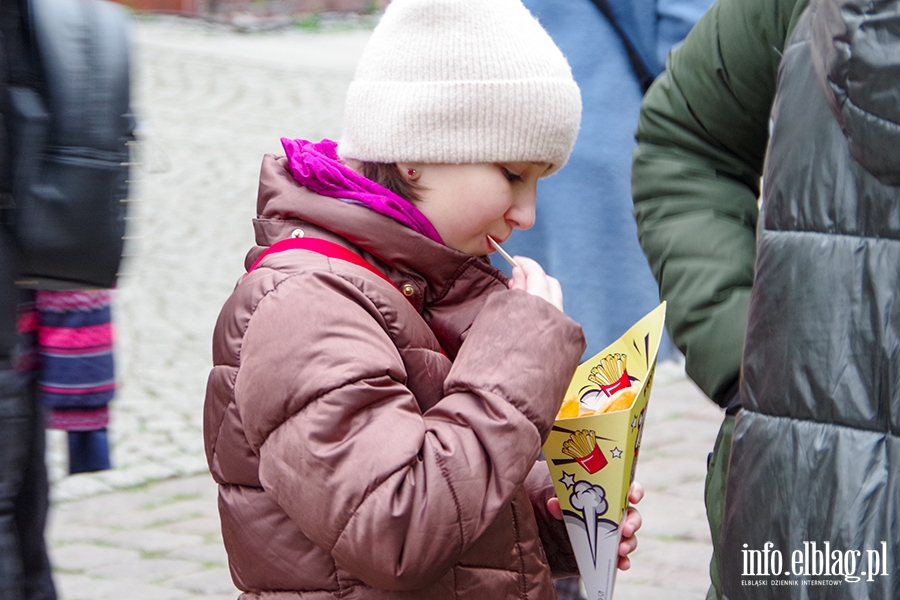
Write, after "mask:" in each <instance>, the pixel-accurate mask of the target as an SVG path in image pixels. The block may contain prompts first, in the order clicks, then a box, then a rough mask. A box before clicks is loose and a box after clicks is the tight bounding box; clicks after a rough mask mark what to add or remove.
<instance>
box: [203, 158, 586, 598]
mask: <svg viewBox="0 0 900 600" xmlns="http://www.w3.org/2000/svg"><path fill="white" fill-rule="evenodd" d="M258 209H259V210H258V212H259V215H260V216H259V218H258V219H257V220H256V221H255V227H256V233H257V242H258V244H259V246H258V247H256V248H255V249H254V250H252V251H251V252H250V254H249V255H248V259H247V260H248V264H251V263H252V262H253V261H254V260H255V259H256V258H257V257H258V256H259V254H260V253H261V252H262V250H264V249H265V247H266V246H269V245H271V244H273V243H274V242H276V241H278V240H281V239H285V238H288V237H290V236H291V233H292V232H293V231H295V230H296V229H300V230H302V232H303V235H304V236H306V237H314V238H322V239H326V240H329V241H332V242H336V243H338V244H340V245H342V246H344V247H346V248H348V249H350V250H352V251H353V252H355V253H357V254H359V255H360V256H362V257H363V258H364V259H365V260H366V261H368V262H369V263H370V264H372V265H374V266H376V267H377V268H378V269H380V270H381V271H382V272H384V273H385V274H386V275H387V276H388V277H389V278H390V280H391V281H392V282H393V284H394V285H391V284H390V283H388V282H386V281H385V280H383V279H381V278H380V277H378V276H377V275H375V274H373V273H371V272H370V271H368V270H366V269H364V268H362V267H360V266H358V265H354V264H351V263H350V262H346V261H343V260H339V259H335V258H329V257H326V256H323V255H321V254H317V253H315V252H310V251H308V250H287V251H284V252H278V253H274V254H271V255H269V256H266V257H265V258H264V259H263V260H262V261H261V262H260V264H259V266H258V267H257V268H256V269H255V270H253V271H252V272H251V273H249V274H248V275H245V276H244V278H243V279H242V280H241V281H240V282H239V284H238V285H237V287H236V288H235V291H234V293H233V294H232V296H231V297H230V298H229V299H228V300H227V302H226V303H225V306H224V307H223V309H222V312H221V315H220V316H219V320H218V323H217V324H216V329H215V336H214V342H213V362H214V367H213V369H212V372H211V373H210V376H209V383H208V388H207V394H206V405H205V409H204V435H205V441H206V452H207V458H208V460H209V465H210V469H211V471H212V474H213V477H214V478H215V480H216V481H217V482H218V483H219V513H220V516H221V520H222V532H223V536H224V540H225V546H226V550H227V552H228V558H229V563H230V566H231V571H232V576H233V578H234V582H235V584H236V585H237V587H238V588H240V589H241V590H244V591H245V593H244V594H243V595H242V598H243V599H251V598H260V599H267V600H269V599H281V598H284V599H287V598H291V599H309V600H325V599H334V598H346V599H385V600H387V599H399V598H422V599H426V598H427V599H431V600H443V599H448V600H449V599H451V598H453V599H459V598H463V599H473V600H474V599H478V600H481V599H495V598H496V599H506V598H529V599H551V598H554V597H555V594H554V591H553V586H552V584H551V568H550V567H549V566H548V559H549V563H550V564H554V563H556V564H554V567H556V568H557V569H559V570H561V571H567V572H568V573H567V574H571V573H572V572H573V571H574V562H573V561H572V560H571V555H570V554H568V553H570V552H571V549H570V548H568V547H567V544H566V542H565V532H564V530H563V529H562V527H561V526H559V524H558V523H557V522H555V521H554V520H553V519H552V518H551V517H550V516H549V515H547V514H546V508H545V501H546V499H547V497H549V496H550V495H552V487H551V482H550V479H549V475H548V473H547V470H546V467H545V466H544V465H543V463H536V462H535V461H536V459H537V458H538V455H539V451H540V446H541V442H542V440H543V439H545V437H546V436H547V434H548V432H549V429H550V427H551V426H552V423H553V418H554V415H555V414H556V411H557V409H558V407H559V404H560V402H561V400H562V397H563V394H564V393H565V389H566V386H567V384H568V382H569V380H570V378H571V376H572V374H573V372H574V370H575V367H576V366H577V363H578V360H579V358H580V357H581V354H582V352H583V351H584V347H585V344H584V337H583V334H582V332H581V328H580V327H579V326H578V325H577V324H576V323H575V322H573V321H572V320H571V319H569V318H568V317H566V316H565V315H563V314H562V313H561V312H560V311H558V310H557V309H556V308H554V307H553V306H551V305H550V304H549V303H547V302H545V301H544V300H541V299H539V298H537V297H534V296H531V295H528V294H526V293H524V292H520V291H509V290H508V289H506V278H505V276H504V275H503V274H502V273H501V272H500V271H498V270H497V269H495V268H494V267H492V266H490V264H489V263H488V262H487V261H486V260H484V259H480V258H475V257H471V256H468V255H465V254H463V253H460V252H457V251H455V250H452V249H450V248H447V247H445V246H442V245H440V244H438V243H435V242H433V241H431V240H429V239H427V238H425V237H424V236H422V235H420V234H418V233H415V232H414V231H412V230H411V229H409V228H407V227H405V226H403V225H401V224H399V223H397V222H395V221H393V220H392V219H390V218H388V217H385V216H383V215H380V214H378V213H376V212H374V211H372V210H370V209H369V208H367V207H365V206H360V205H357V204H351V203H346V202H342V201H340V200H335V199H333V198H326V197H322V196H318V195H316V194H313V193H312V192H310V191H308V190H306V189H305V188H303V187H301V186H299V185H298V184H296V183H295V182H294V180H293V179H292V177H291V174H290V173H289V172H288V171H287V170H286V169H285V162H284V160H283V159H276V158H275V157H273V156H267V157H266V159H265V160H264V162H263V169H262V175H261V180H260V196H259V206H258ZM394 286H396V287H394ZM398 288H400V289H402V290H403V292H401V291H399V290H398ZM526 479H527V481H526ZM539 530H540V531H541V533H542V534H544V544H543V545H542V540H541V535H540V534H539ZM544 548H548V549H549V548H553V551H552V552H550V551H549V550H548V551H547V552H545V549H544ZM560 574H562V573H560Z"/></svg>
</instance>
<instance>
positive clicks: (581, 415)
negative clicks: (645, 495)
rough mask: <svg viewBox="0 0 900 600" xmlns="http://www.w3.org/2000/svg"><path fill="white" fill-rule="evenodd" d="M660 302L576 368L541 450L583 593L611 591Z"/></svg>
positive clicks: (594, 595) (602, 595) (596, 595)
mask: <svg viewBox="0 0 900 600" xmlns="http://www.w3.org/2000/svg"><path fill="white" fill-rule="evenodd" d="M665 314H666V305H665V302H664V303H662V304H660V305H659V306H658V307H657V308H655V309H654V310H653V311H651V312H650V313H649V314H648V315H646V316H645V317H644V318H642V319H641V320H640V321H638V322H637V323H636V324H635V325H634V326H633V327H632V328H631V329H629V330H628V331H627V332H625V334H624V335H623V336H622V337H621V338H619V339H618V340H616V341H615V342H613V343H612V344H611V345H610V346H609V347H607V348H606V349H605V350H603V351H602V352H600V353H599V354H597V355H596V356H594V357H593V358H591V359H589V360H588V361H586V362H584V363H583V364H582V365H581V366H579V367H578V369H577V370H576V371H575V376H574V377H573V378H572V383H571V384H570V385H569V389H568V390H567V392H566V395H565V400H564V401H563V403H562V406H561V407H560V410H559V414H558V415H557V420H556V423H555V424H554V426H553V429H552V431H551V432H550V436H549V437H548V439H547V441H546V442H545V443H544V455H545V456H546V458H547V464H548V466H549V467H550V475H551V477H552V478H553V480H554V485H555V489H556V495H557V496H558V497H559V502H560V506H561V507H562V510H563V520H564V521H565V524H566V530H567V531H568V533H569V539H570V541H571V542H572V548H573V549H574V550H575V557H576V559H577V561H578V570H579V571H580V573H581V578H582V580H583V581H584V585H585V587H586V589H587V592H588V598H591V599H592V600H594V599H603V600H609V598H611V597H612V592H613V587H614V585H615V578H616V564H617V562H618V546H619V541H620V539H621V532H620V531H619V523H620V522H621V520H622V516H623V515H624V513H625V508H626V507H627V504H628V489H629V487H630V486H631V482H632V481H633V480H634V473H635V468H636V467H637V458H638V456H639V454H640V447H641V437H642V434H643V428H644V416H645V414H646V410H647V401H648V400H649V397H650V388H651V385H652V383H653V373H654V370H655V369H656V356H657V353H658V351H659V342H660V339H661V337H662V331H663V324H664V321H665Z"/></svg>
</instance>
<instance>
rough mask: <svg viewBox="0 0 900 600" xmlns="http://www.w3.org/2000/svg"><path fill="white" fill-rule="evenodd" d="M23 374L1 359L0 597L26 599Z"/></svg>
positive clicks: (27, 423) (27, 412)
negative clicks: (21, 521) (21, 517)
mask: <svg viewBox="0 0 900 600" xmlns="http://www.w3.org/2000/svg"><path fill="white" fill-rule="evenodd" d="M22 380H23V376H22V375H21V374H19V373H16V372H15V371H13V369H12V365H11V364H10V361H9V359H6V360H0V600H20V599H23V598H25V584H24V566H23V561H22V546H21V543H20V538H19V525H18V522H17V518H16V517H17V514H16V509H17V507H18V505H19V502H20V500H21V497H20V492H21V491H22V485H23V482H24V480H25V471H26V465H27V463H28V458H29V454H30V448H29V442H30V438H31V430H32V427H31V423H32V412H33V405H32V404H31V403H29V402H28V395H27V390H26V386H24V385H22V383H23V381H22Z"/></svg>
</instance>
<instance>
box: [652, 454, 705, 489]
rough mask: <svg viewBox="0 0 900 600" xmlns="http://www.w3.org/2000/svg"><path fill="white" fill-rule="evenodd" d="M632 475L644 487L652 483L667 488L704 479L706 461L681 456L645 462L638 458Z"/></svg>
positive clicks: (657, 486)
mask: <svg viewBox="0 0 900 600" xmlns="http://www.w3.org/2000/svg"><path fill="white" fill-rule="evenodd" d="M642 450H643V448H642ZM642 454H643V452H642ZM642 458H643V457H642ZM634 477H635V479H637V480H638V481H640V482H641V484H643V485H644V486H645V487H646V486H648V485H652V486H653V487H654V488H661V489H668V488H670V487H674V486H678V485H681V484H684V483H689V482H691V481H698V480H699V481H703V480H705V479H706V462H705V461H704V462H699V461H697V460H692V459H681V458H665V459H662V458H660V459H657V460H648V461H646V462H644V461H642V460H639V461H638V466H637V471H636V472H635V476H634Z"/></svg>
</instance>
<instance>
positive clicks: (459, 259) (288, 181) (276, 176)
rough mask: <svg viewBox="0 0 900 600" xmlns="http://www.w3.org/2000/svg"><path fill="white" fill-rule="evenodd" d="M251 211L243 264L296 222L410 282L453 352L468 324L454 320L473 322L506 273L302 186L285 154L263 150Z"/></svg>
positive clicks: (406, 283)
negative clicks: (252, 242) (251, 243)
mask: <svg viewBox="0 0 900 600" xmlns="http://www.w3.org/2000/svg"><path fill="white" fill-rule="evenodd" d="M257 214H258V217H257V219H256V220H255V221H254V226H255V229H256V242H257V244H258V245H259V246H258V247H257V248H254V249H253V250H251V252H250V253H249V254H248V257H247V261H248V263H247V264H248V265H249V264H252V262H253V261H254V260H255V259H256V257H257V256H258V255H259V254H260V253H261V252H262V251H263V250H264V249H265V247H268V246H270V245H272V244H273V243H275V242H277V241H279V240H282V239H285V238H288V237H290V235H291V232H292V231H293V230H294V229H296V228H297V227H300V228H302V229H303V231H304V235H311V236H314V237H321V238H323V239H328V240H330V241H333V242H336V243H338V244H341V245H343V246H345V247H347V248H349V249H350V250H353V251H354V252H356V253H358V254H360V255H361V256H362V257H363V258H365V259H366V260H368V261H369V262H371V263H372V264H373V265H374V266H376V267H377V268H379V269H380V270H381V271H383V272H384V273H385V274H386V275H387V276H388V278H389V279H390V280H391V281H393V282H394V284H395V285H397V287H399V288H401V289H404V287H405V286H410V285H411V286H412V287H413V289H414V293H413V294H412V295H411V296H410V297H409V300H410V301H411V302H412V303H413V305H414V306H415V307H416V309H417V310H418V311H419V312H420V313H422V315H423V317H424V318H425V319H426V321H428V322H429V325H430V326H431V328H432V330H433V331H434V332H435V334H436V335H437V336H438V337H439V338H443V339H441V343H442V345H443V346H444V349H445V350H447V351H448V352H449V353H451V354H452V355H455V353H456V351H457V349H458V345H459V344H460V343H462V339H463V338H464V336H465V330H466V329H467V327H468V326H467V325H466V326H464V327H463V329H462V330H460V322H461V320H460V319H461V318H462V321H464V322H467V323H468V324H471V321H472V320H474V317H475V315H477V313H478V312H479V311H480V308H481V305H482V303H483V298H484V297H486V296H487V292H489V291H491V290H496V289H506V287H507V282H508V278H507V277H506V275H504V274H503V272H502V271H500V270H499V269H497V268H495V267H493V266H492V265H491V264H490V261H489V260H488V259H487V258H483V257H475V256H470V255H468V254H465V253H463V252H459V251H458V250H454V249H452V248H449V247H447V246H444V245H443V244H440V243H438V242H435V241H434V240H432V239H429V238H428V237H426V236H424V235H422V234H420V233H417V232H415V231H413V230H412V229H410V228H409V227H407V226H405V225H403V224H401V223H398V222H397V221H395V220H394V219H392V218H390V217H388V216H385V215H383V214H380V213H378V212H375V211H374V210H372V209H370V208H368V207H367V206H363V205H360V204H356V203H351V202H346V201H342V200H336V199H334V198H328V197H325V196H320V195H318V194H316V193H314V192H312V191H310V190H308V189H306V188H304V187H303V186H301V185H300V184H298V183H297V182H296V181H295V180H294V178H293V176H292V175H291V173H290V171H289V168H288V164H287V160H286V159H285V158H284V157H276V156H274V155H271V154H269V155H266V156H265V157H264V159H263V164H262V168H261V171H260V182H259V196H258V200H257ZM406 289H409V288H406Z"/></svg>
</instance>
